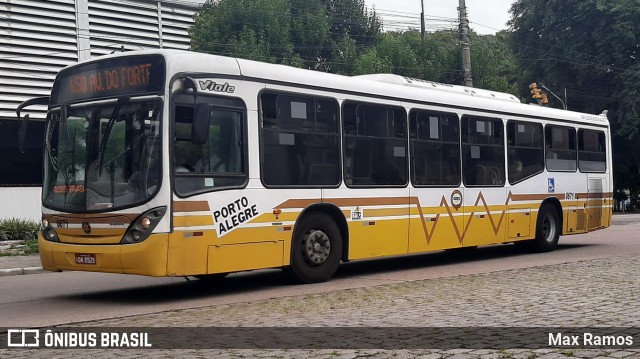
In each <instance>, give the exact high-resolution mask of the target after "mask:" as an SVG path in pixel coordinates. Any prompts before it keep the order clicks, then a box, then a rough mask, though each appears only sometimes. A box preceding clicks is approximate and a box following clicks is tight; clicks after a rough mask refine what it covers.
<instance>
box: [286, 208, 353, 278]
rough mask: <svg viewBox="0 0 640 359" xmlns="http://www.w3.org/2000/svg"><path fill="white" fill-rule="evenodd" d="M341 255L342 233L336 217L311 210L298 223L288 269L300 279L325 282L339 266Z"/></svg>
mask: <svg viewBox="0 0 640 359" xmlns="http://www.w3.org/2000/svg"><path fill="white" fill-rule="evenodd" d="M341 257H342V236H341V234H340V230H339V229H338V226H337V224H336V223H335V221H334V220H333V219H332V218H331V216H329V215H328V214H326V213H322V212H313V213H309V214H306V215H304V217H303V218H301V219H300V221H299V222H298V223H297V224H296V227H295V230H294V235H293V238H292V243H291V265H290V267H288V268H287V269H286V271H287V272H289V273H290V274H291V275H292V276H293V277H294V279H295V280H296V281H298V282H302V283H319V282H325V281H327V280H329V278H331V277H332V276H333V274H334V273H335V272H336V270H337V269H338V266H339V265H340V259H341Z"/></svg>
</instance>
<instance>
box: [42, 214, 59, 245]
mask: <svg viewBox="0 0 640 359" xmlns="http://www.w3.org/2000/svg"><path fill="white" fill-rule="evenodd" d="M41 225H42V237H43V238H44V239H45V240H47V241H50V242H60V239H59V238H58V233H56V231H55V229H53V227H51V223H49V221H48V220H47V219H46V218H43V219H42V223H41Z"/></svg>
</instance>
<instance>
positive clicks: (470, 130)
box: [462, 116, 505, 186]
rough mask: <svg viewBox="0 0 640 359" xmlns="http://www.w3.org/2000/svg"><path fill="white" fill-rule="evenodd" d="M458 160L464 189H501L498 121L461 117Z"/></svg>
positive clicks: (501, 134)
mask: <svg viewBox="0 0 640 359" xmlns="http://www.w3.org/2000/svg"><path fill="white" fill-rule="evenodd" d="M462 158H463V160H462V168H463V173H464V184H465V185H467V186H502V185H504V182H505V176H504V129H503V125H502V120H500V119H494V118H486V117H472V116H463V117H462Z"/></svg>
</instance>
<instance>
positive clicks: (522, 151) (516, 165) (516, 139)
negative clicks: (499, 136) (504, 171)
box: [507, 121, 544, 183]
mask: <svg viewBox="0 0 640 359" xmlns="http://www.w3.org/2000/svg"><path fill="white" fill-rule="evenodd" d="M507 166H508V174H509V183H517V182H519V181H521V180H523V179H525V178H529V177H531V176H533V175H535V174H538V173H541V172H542V171H543V170H544V137H543V135H542V125H541V124H539V123H527V122H518V121H509V122H508V123H507Z"/></svg>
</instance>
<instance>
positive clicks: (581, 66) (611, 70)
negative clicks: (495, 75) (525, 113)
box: [510, 0, 640, 199]
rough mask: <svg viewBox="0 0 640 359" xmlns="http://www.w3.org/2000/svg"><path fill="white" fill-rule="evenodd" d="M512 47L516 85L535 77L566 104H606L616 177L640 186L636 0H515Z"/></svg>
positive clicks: (594, 109)
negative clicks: (561, 94) (518, 80)
mask: <svg viewBox="0 0 640 359" xmlns="http://www.w3.org/2000/svg"><path fill="white" fill-rule="evenodd" d="M511 13H512V20H511V22H510V25H511V26H512V28H513V33H512V37H511V39H512V47H513V49H514V52H515V53H516V56H517V57H518V58H519V60H520V66H521V68H522V69H523V71H522V77H521V78H522V83H521V89H522V91H523V93H524V91H527V90H526V88H525V86H526V85H528V83H530V82H533V81H541V82H544V83H545V85H547V86H548V87H550V88H552V89H556V91H558V92H561V91H563V89H566V91H567V97H568V106H569V109H571V110H576V111H582V112H589V113H600V112H601V111H603V110H605V109H606V110H608V111H609V113H608V117H609V120H610V121H611V125H612V128H613V129H614V135H615V136H614V141H613V144H614V151H613V155H614V161H613V162H614V163H615V166H614V168H613V169H614V181H615V186H616V187H618V188H629V189H631V191H632V193H634V195H633V196H632V198H634V199H635V198H637V194H638V193H639V192H640V171H638V168H640V133H639V131H640V130H639V128H640V114H639V110H640V97H639V96H638V95H640V81H639V80H640V65H638V59H637V57H638V56H639V55H640V54H638V40H639V39H640V27H639V26H638V23H637V22H638V18H640V6H638V2H637V0H620V1H602V0H548V1H526V0H518V1H516V2H515V3H514V4H513V6H512V8H511Z"/></svg>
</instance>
